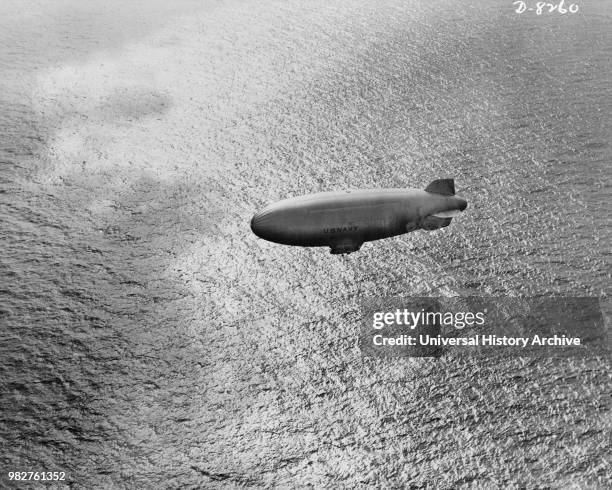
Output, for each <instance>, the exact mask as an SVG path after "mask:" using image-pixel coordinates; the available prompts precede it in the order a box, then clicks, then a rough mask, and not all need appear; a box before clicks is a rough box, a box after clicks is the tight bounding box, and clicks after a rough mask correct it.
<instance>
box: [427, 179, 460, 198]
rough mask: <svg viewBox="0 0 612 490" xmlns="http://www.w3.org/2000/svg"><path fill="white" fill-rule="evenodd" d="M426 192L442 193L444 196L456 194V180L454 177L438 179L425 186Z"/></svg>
mask: <svg viewBox="0 0 612 490" xmlns="http://www.w3.org/2000/svg"><path fill="white" fill-rule="evenodd" d="M425 192H431V193H432V194H441V195H443V196H454V195H455V180H454V179H438V180H434V181H433V182H432V183H431V184H429V185H428V186H427V187H425Z"/></svg>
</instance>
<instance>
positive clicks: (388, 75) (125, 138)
mask: <svg viewBox="0 0 612 490" xmlns="http://www.w3.org/2000/svg"><path fill="white" fill-rule="evenodd" d="M577 4H578V5H579V7H580V10H579V12H578V13H576V14H571V15H570V14H566V15H560V14H558V13H551V14H544V15H541V16H537V15H535V13H534V12H525V13H523V14H516V13H515V12H514V8H513V5H512V2H510V1H501V0H500V1H497V2H489V1H484V0H482V1H474V2H470V3H469V4H464V3H461V2H451V1H448V0H443V1H440V2H435V4H434V3H432V2H424V1H383V2H380V1H378V2H370V1H360V2H348V1H347V2H344V1H342V2H333V3H331V4H330V2H297V1H292V2H280V1H276V2H275V1H265V2H257V3H251V2H240V1H231V0H228V1H210V2H204V3H201V2H195V1H180V2H171V3H168V2H144V1H142V2H141V1H138V2H130V3H129V5H126V4H125V3H124V2H117V1H110V2H104V3H103V4H96V5H93V4H89V3H83V2H77V1H75V0H63V1H59V0H58V1H53V2H42V1H32V2H27V4H24V3H23V2H16V1H8V2H2V4H0V26H1V27H2V29H0V73H1V74H2V75H1V76H0V109H1V110H0V185H1V187H0V205H1V209H0V216H1V220H0V243H2V256H1V261H0V266H1V269H0V270H1V275H2V276H1V277H2V283H1V290H0V323H1V330H0V335H1V339H2V342H1V343H0V355H1V358H2V362H1V363H0V369H1V371H0V383H1V385H0V386H1V392H0V393H1V398H0V413H1V417H0V442H1V448H2V456H1V461H2V471H3V475H1V476H0V481H1V482H2V485H8V484H9V481H8V479H7V477H6V473H7V472H8V471H18V470H19V471H65V472H66V475H67V477H66V478H67V480H66V482H65V484H66V485H68V484H70V485H71V487H74V488H109V487H116V488H120V487H128V488H152V487H163V488H198V487H207V488H208V487H241V486H255V487H259V486H281V487H282V486H284V487H295V486H299V487H303V486H309V485H311V486H315V487H322V486H338V485H340V486H342V485H344V486H349V485H350V486H355V485H357V486H360V485H361V486H364V485H379V486H393V485H400V484H407V483H410V484H412V485H414V486H415V487H418V486H424V485H425V484H426V483H428V482H429V483H431V484H434V485H436V486H440V487H448V488H450V487H453V488H456V487H460V486H462V485H469V484H472V483H473V484H475V485H480V486H490V485H492V484H499V485H508V484H509V483H511V482H515V483H518V484H519V485H521V484H522V485H530V484H534V483H541V484H545V485H560V486H571V485H578V486H584V485H599V486H606V485H607V484H610V481H609V474H610V471H609V465H610V455H609V450H608V449H609V448H608V444H609V433H610V429H611V425H612V424H611V422H610V420H611V419H610V409H611V397H610V393H611V392H612V384H611V380H610V376H609V372H610V363H609V360H608V359H592V360H587V361H583V360H581V361H577V360H562V361H561V360H558V361H555V360H546V361H542V360H540V361H538V362H536V361H534V360H526V359H516V360H514V361H506V362H504V363H501V364H498V363H492V362H487V361H486V360H482V359H481V360H474V359H472V360H465V359H450V358H449V359H441V360H434V359H418V360H405V359H400V360H372V359H364V358H363V357H362V356H361V354H360V353H359V350H358V349H357V347H356V340H357V333H358V323H357V320H358V303H359V301H360V299H361V298H364V297H372V296H394V295H463V294H466V295H489V296H551V295H565V296H572V295H573V296H577V295H579V296H585V295H586V296H597V297H599V298H600V300H601V305H602V309H603V311H604V313H605V314H606V315H609V314H610V312H611V311H612V308H611V306H610V300H609V297H610V293H611V289H610V277H611V273H612V268H611V244H612V235H611V227H610V221H609V220H610V218H609V217H610V214H611V211H612V199H611V198H612V190H611V189H612V182H611V177H610V161H611V159H612V148H611V147H610V135H611V134H612V86H611V84H610V81H611V80H612V60H611V58H610V53H612V29H611V24H612V22H611V16H612V4H611V3H610V2H607V1H604V0H600V1H596V0H593V1H584V2H580V1H579V2H577ZM442 177H454V178H455V182H456V187H457V192H458V194H460V195H462V196H463V197H465V198H466V199H467V200H468V201H469V208H468V210H467V212H466V213H464V215H463V216H461V217H460V218H458V219H455V220H453V221H454V222H453V223H452V224H451V226H449V227H448V228H445V229H443V230H439V231H437V232H434V233H426V232H417V233H412V234H410V235H406V236H402V237H396V238H393V239H389V240H384V241H381V242H377V243H367V244H365V245H364V247H363V248H362V250H361V251H360V252H359V253H356V254H352V255H349V256H347V257H338V256H332V255H330V254H329V253H328V251H327V250H326V249H300V248H291V247H282V246H278V245H274V244H271V243H267V242H263V241H261V240H258V239H256V237H255V236H254V235H252V233H251V232H250V229H249V220H250V218H251V216H252V214H253V213H254V212H255V211H256V210H258V209H259V208H261V207H262V206H264V205H265V204H267V203H270V202H273V201H275V200H278V199H282V198H285V197H290V196H293V195H299V194H305V193H310V192H317V191H323V190H335V189H345V188H364V187H368V188H369V187H425V186H426V185H427V184H428V183H429V182H430V181H431V180H434V179H436V178H442ZM608 325H609V323H608Z"/></svg>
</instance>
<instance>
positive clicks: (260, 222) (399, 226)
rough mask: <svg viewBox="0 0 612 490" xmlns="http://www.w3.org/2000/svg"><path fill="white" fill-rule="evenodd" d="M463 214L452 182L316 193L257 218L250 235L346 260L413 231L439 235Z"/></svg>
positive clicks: (462, 201) (276, 205)
mask: <svg viewBox="0 0 612 490" xmlns="http://www.w3.org/2000/svg"><path fill="white" fill-rule="evenodd" d="M466 208H467V201H466V200H465V199H464V198H462V197H459V196H456V195H455V181H454V180H453V179H438V180H434V181H433V182H432V183H431V184H429V185H428V186H427V187H426V188H425V190H421V189H363V190H346V191H333V192H320V193H316V194H309V195H305V196H299V197H292V198H289V199H285V200H283V201H279V202H276V203H274V204H271V205H269V206H267V207H266V208H264V209H262V210H261V211H260V212H258V213H256V214H255V215H254V216H253V218H252V219H251V230H252V231H253V233H255V235H257V236H258V237H259V238H263V239H264V240H268V241H270V242H274V243H279V244H282V245H294V246H300V247H329V249H330V252H331V253H332V254H350V253H352V252H356V251H358V250H359V249H360V248H361V246H362V245H363V244H364V243H365V242H372V241H375V240H381V239H383V238H389V237H393V236H397V235H402V234H404V233H409V232H412V231H416V230H428V231H432V230H437V229H439V228H444V227H445V226H448V225H450V223H451V221H452V219H453V218H454V217H456V216H459V215H460V214H461V213H462V212H463V211H465V209H466Z"/></svg>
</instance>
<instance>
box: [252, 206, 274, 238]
mask: <svg viewBox="0 0 612 490" xmlns="http://www.w3.org/2000/svg"><path fill="white" fill-rule="evenodd" d="M271 215H272V213H271V212H269V211H267V210H265V209H264V210H263V211H260V212H259V213H256V214H255V216H253V218H251V230H252V231H253V233H255V234H256V235H257V236H258V237H259V238H268V237H269V236H270V235H271V234H272V232H273V231H274V230H273V228H274V223H273V219H272V216H271Z"/></svg>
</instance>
